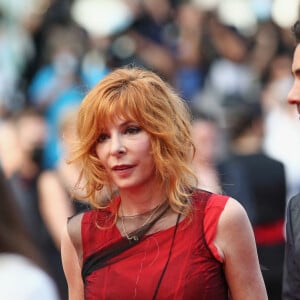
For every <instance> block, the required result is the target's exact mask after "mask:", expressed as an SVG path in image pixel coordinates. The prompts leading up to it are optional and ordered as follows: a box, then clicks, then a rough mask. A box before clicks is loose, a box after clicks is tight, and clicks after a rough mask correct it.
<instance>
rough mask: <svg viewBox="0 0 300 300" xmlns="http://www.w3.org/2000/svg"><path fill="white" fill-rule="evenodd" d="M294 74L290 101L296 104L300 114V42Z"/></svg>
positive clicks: (293, 69)
mask: <svg viewBox="0 0 300 300" xmlns="http://www.w3.org/2000/svg"><path fill="white" fill-rule="evenodd" d="M292 74H293V77H294V82H293V85H292V87H291V89H290V91H289V93H288V97H287V100H288V103H290V104H295V105H296V107H297V110H298V113H299V115H300V44H298V45H297V47H296V49H295V52H294V58H293V64H292Z"/></svg>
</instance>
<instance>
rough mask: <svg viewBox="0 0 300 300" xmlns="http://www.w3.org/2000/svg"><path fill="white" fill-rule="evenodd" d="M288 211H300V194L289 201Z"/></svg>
mask: <svg viewBox="0 0 300 300" xmlns="http://www.w3.org/2000/svg"><path fill="white" fill-rule="evenodd" d="M288 210H290V211H294V210H300V193H299V194H297V195H295V196H293V197H292V198H291V199H290V200H289V201H288Z"/></svg>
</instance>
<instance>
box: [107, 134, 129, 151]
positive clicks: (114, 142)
mask: <svg viewBox="0 0 300 300" xmlns="http://www.w3.org/2000/svg"><path fill="white" fill-rule="evenodd" d="M125 152H126V148H125V146H124V144H123V140H122V137H121V136H120V135H119V134H115V135H113V136H112V137H111V153H112V154H113V155H122V154H124V153H125Z"/></svg>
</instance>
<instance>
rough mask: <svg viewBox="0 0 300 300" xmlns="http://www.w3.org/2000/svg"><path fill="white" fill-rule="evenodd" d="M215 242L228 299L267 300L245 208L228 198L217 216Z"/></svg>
mask: <svg viewBox="0 0 300 300" xmlns="http://www.w3.org/2000/svg"><path fill="white" fill-rule="evenodd" d="M215 244H216V246H217V247H218V249H219V250H220V251H221V254H222V256H223V258H224V271H225V276H226V279H227V282H228V286H229V290H230V295H231V299H232V300H253V299H255V300H266V299H268V297H267V292H266V288H265V284H264V281H263V277H262V273H261V270H260V266H259V261H258V256H257V250H256V244H255V238H254V234H253V230H252V227H251V224H250V221H249V219H248V216H247V213H246V211H245V209H244V208H243V207H242V206H241V204H240V203H239V202H238V201H236V200H234V199H232V198H230V199H229V200H228V202H227V204H226V206H225V208H224V211H223V212H222V214H221V216H220V219H219V222H218V227H217V235H216V239H215Z"/></svg>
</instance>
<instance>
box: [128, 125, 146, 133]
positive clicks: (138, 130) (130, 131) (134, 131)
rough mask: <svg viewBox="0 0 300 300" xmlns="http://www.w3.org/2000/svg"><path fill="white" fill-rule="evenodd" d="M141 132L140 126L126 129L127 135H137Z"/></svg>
mask: <svg viewBox="0 0 300 300" xmlns="http://www.w3.org/2000/svg"><path fill="white" fill-rule="evenodd" d="M141 130H142V128H141V127H138V126H130V127H128V128H126V130H125V133H128V134H137V133H139V132H140V131H141Z"/></svg>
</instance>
